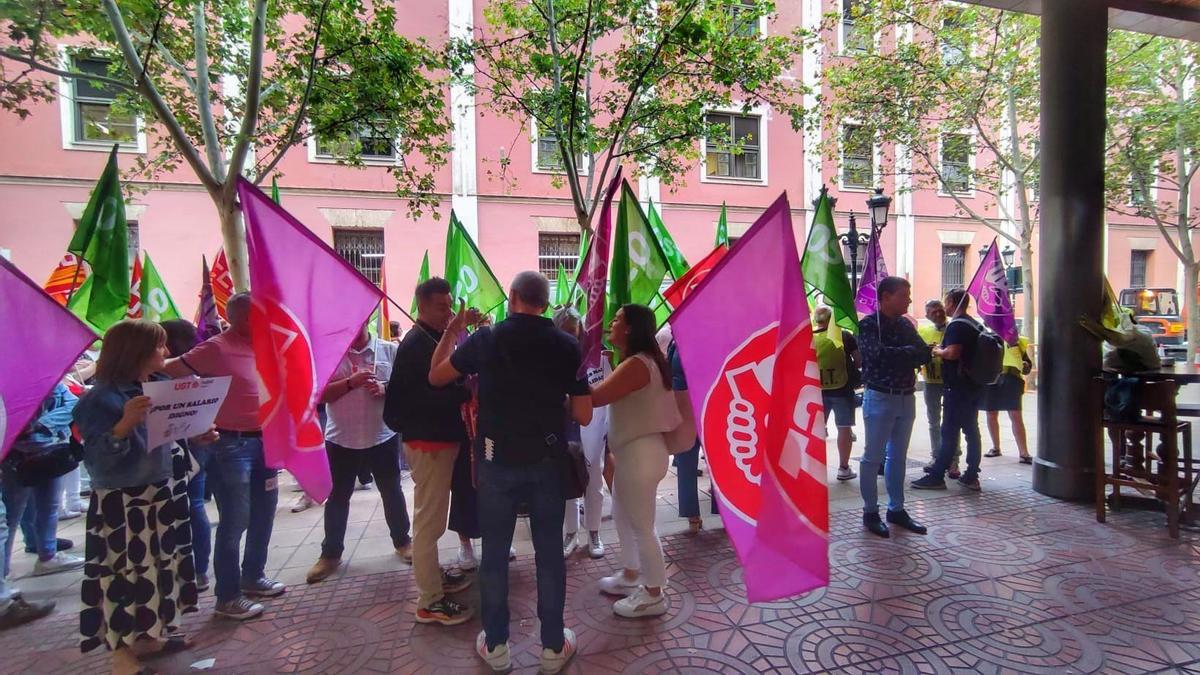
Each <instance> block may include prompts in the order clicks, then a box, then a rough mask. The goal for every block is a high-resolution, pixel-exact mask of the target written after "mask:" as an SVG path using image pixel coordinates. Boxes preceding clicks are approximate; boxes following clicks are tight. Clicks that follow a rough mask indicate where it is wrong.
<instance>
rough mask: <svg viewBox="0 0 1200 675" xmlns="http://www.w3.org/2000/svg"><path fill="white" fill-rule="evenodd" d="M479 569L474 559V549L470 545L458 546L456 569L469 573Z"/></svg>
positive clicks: (477, 562) (476, 560)
mask: <svg viewBox="0 0 1200 675" xmlns="http://www.w3.org/2000/svg"><path fill="white" fill-rule="evenodd" d="M478 568H479V560H478V559H477V558H476V557H475V547H474V546H472V545H471V544H467V545H466V546H463V545H462V544H459V545H458V569H460V570H462V571H464V572H469V571H471V570H473V569H478Z"/></svg>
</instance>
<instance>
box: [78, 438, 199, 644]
mask: <svg viewBox="0 0 1200 675" xmlns="http://www.w3.org/2000/svg"><path fill="white" fill-rule="evenodd" d="M173 460H174V471H173V475H172V477H171V478H168V479H166V480H163V481H159V482H158V483H155V484H153V485H146V486H143V487H133V488H119V489H113V490H103V489H100V490H96V491H94V492H93V493H92V500H91V504H90V506H89V507H88V513H87V541H86V544H85V554H86V556H87V563H86V564H85V565H84V568H83V585H82V599H83V609H82V610H81V611H80V612H79V632H80V634H81V640H80V648H81V649H82V650H83V651H84V652H89V651H91V650H93V649H96V648H97V647H99V646H101V645H104V646H106V647H107V648H108V649H110V650H111V649H116V648H117V647H119V646H121V645H126V646H128V645H132V644H133V643H134V642H135V641H136V640H138V639H140V638H149V639H165V638H167V637H168V636H169V635H171V634H172V633H174V632H176V631H177V630H178V624H179V620H180V618H181V616H182V615H183V614H186V613H188V612H194V611H196V568H195V562H194V561H193V560H192V530H191V524H190V522H189V519H188V514H189V511H190V509H189V502H188V494H187V487H188V482H187V471H188V467H189V464H190V462H189V460H188V458H187V455H186V453H185V451H184V450H183V449H182V448H178V447H177V449H176V452H175V454H174V456H173Z"/></svg>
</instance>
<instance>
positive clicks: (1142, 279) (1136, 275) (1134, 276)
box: [1129, 251, 1153, 288]
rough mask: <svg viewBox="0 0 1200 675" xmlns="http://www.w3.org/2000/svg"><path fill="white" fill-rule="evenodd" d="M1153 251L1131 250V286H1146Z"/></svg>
mask: <svg viewBox="0 0 1200 675" xmlns="http://www.w3.org/2000/svg"><path fill="white" fill-rule="evenodd" d="M1151 253H1153V251H1130V252H1129V287H1130V288H1145V287H1146V270H1147V269H1149V268H1150V254H1151Z"/></svg>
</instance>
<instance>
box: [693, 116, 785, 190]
mask: <svg viewBox="0 0 1200 675" xmlns="http://www.w3.org/2000/svg"><path fill="white" fill-rule="evenodd" d="M770 112H771V109H770V108H769V107H768V106H765V105H757V106H754V107H752V108H751V109H750V110H749V111H748V112H743V111H742V108H741V106H739V105H738V104H737V103H734V105H732V106H730V107H728V108H710V109H706V110H704V111H703V112H702V113H701V114H702V115H703V116H704V117H705V118H707V117H708V116H709V115H737V116H739V117H757V118H758V130H759V133H760V134H761V135H762V138H761V139H760V140H759V144H758V146H759V149H758V178H734V177H731V176H709V175H708V167H707V164H708V135H707V134H701V135H700V182H701V183H723V184H725V185H760V186H763V187H765V186H766V185H767V167H768V166H770V164H769V163H768V161H767V159H768V156H767V152H768V150H769V148H770V144H769V143H768V134H769V129H770V126H771V115H770Z"/></svg>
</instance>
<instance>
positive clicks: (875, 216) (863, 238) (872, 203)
mask: <svg viewBox="0 0 1200 675" xmlns="http://www.w3.org/2000/svg"><path fill="white" fill-rule="evenodd" d="M830 201H831V204H830V206H831V207H833V206H837V200H835V199H831V200H830ZM891 205H892V198H891V197H888V196H886V195H884V194H883V188H875V194H873V195H871V198H870V199H868V200H867V213H868V214H869V215H870V216H871V229H870V232H859V231H858V221H857V219H856V218H855V216H854V212H853V211H851V212H850V228H849V230H848V231H847V232H845V233H843V234H839V235H838V241H839V242H840V243H841V244H842V245H843V246H845V247H846V248H848V249H850V293H851V295H853V296H854V297H856V298H857V297H858V251H859V248H860V247H866V246H867V245H868V244H870V243H871V235H875V236H876V237H878V236H879V235H880V234H881V233H882V232H883V228H885V227H887V221H888V210H889V209H890V208H891ZM813 207H814V208H816V202H814V203H813Z"/></svg>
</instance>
